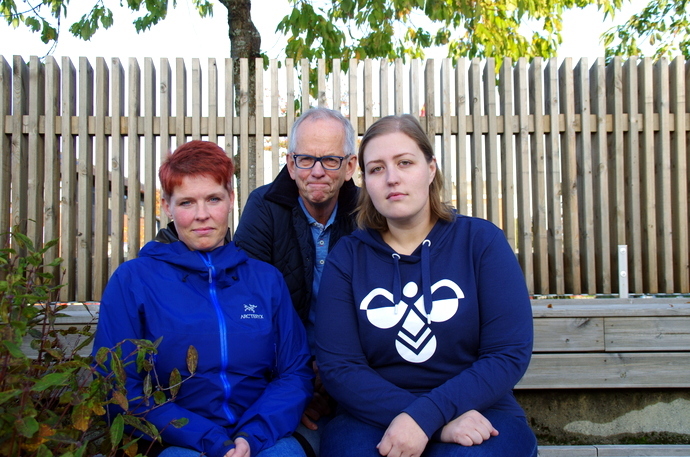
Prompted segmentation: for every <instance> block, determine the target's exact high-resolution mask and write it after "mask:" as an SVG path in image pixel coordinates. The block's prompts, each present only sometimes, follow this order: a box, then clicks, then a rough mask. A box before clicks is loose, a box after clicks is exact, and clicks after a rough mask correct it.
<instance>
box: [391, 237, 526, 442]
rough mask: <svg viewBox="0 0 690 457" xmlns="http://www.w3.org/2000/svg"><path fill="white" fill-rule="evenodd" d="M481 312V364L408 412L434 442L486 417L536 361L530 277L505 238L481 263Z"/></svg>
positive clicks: (495, 239)
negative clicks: (473, 416) (464, 418)
mask: <svg viewBox="0 0 690 457" xmlns="http://www.w3.org/2000/svg"><path fill="white" fill-rule="evenodd" d="M475 270H476V271H475V274H476V278H477V297H478V302H479V312H480V341H479V352H478V359H477V360H476V361H475V362H474V363H473V364H472V365H471V366H470V367H469V368H468V369H466V370H464V371H462V372H461V373H459V374H458V375H457V376H455V377H453V378H451V379H449V380H448V381H446V382H445V383H443V384H442V385H440V386H439V387H437V388H435V389H433V390H432V391H431V392H429V393H427V394H424V395H422V396H420V397H419V398H418V399H416V400H415V401H414V402H412V403H411V404H410V405H409V406H407V407H406V408H405V409H404V411H405V412H407V413H408V414H409V415H410V416H412V418H414V419H415V421H416V422H417V423H418V424H419V425H420V426H421V427H422V429H423V430H424V431H425V432H426V433H427V436H429V437H431V436H432V435H433V434H434V433H435V432H436V431H437V430H439V429H441V428H442V427H443V426H444V425H445V424H447V423H448V422H450V421H451V420H453V419H455V418H456V417H458V416H460V415H461V414H463V413H465V412H467V411H469V410H472V409H474V410H478V411H482V410H484V409H487V408H490V407H492V406H493V405H494V404H496V402H498V401H499V400H501V399H502V398H503V397H505V396H506V395H507V394H509V393H510V392H511V390H512V389H513V388H514V387H515V384H517V383H518V381H519V380H520V378H522V376H523V375H524V373H525V371H526V370H527V367H528V366H529V362H530V358H531V355H532V342H533V323H532V307H531V304H530V301H529V294H528V291H527V286H526V284H525V280H524V276H523V274H522V271H521V269H520V266H519V264H518V262H517V260H516V258H515V254H514V253H513V251H512V249H511V248H510V245H509V244H508V242H507V240H506V239H505V237H504V236H503V232H501V231H500V230H499V229H496V234H495V236H494V237H493V239H491V241H490V242H489V243H488V245H487V246H486V248H485V249H484V250H483V251H481V252H479V253H478V254H477V259H476V261H475Z"/></svg>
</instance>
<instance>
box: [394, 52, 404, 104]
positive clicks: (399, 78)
mask: <svg viewBox="0 0 690 457" xmlns="http://www.w3.org/2000/svg"><path fill="white" fill-rule="evenodd" d="M394 65H395V68H394V70H393V99H394V100H395V101H394V103H393V110H394V111H393V112H394V114H395V115H397V116H400V115H401V114H403V113H404V109H405V108H404V103H403V97H404V93H403V87H404V79H405V78H404V76H403V70H404V67H403V60H402V58H400V57H398V58H396V59H395V64H394Z"/></svg>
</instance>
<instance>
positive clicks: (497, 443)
mask: <svg viewBox="0 0 690 457" xmlns="http://www.w3.org/2000/svg"><path fill="white" fill-rule="evenodd" d="M482 414H483V415H484V416H485V417H486V418H487V419H488V420H489V421H490V422H491V425H493V426H494V428H495V429H496V430H498V432H499V434H498V436H492V437H491V438H489V439H488V440H486V441H484V442H483V443H482V444H478V445H474V446H461V445H459V444H453V443H441V442H438V441H430V442H429V444H427V446H426V449H425V450H424V452H423V453H422V457H536V456H537V438H536V437H535V436H534V433H533V432H532V430H531V429H530V428H529V426H528V425H527V421H525V419H521V418H518V417H515V416H513V415H512V414H509V413H506V412H504V411H498V410H495V409H490V410H486V411H483V412H482ZM385 431H386V430H385V429H382V428H379V427H375V426H373V425H368V424H365V423H364V422H360V421H359V420H357V419H355V418H354V417H352V416H351V415H349V414H347V413H341V414H339V415H338V416H336V417H335V418H334V419H332V420H331V421H330V422H329V423H328V425H326V428H325V429H324V431H323V435H322V436H321V457H381V455H380V454H379V451H378V450H377V449H376V445H377V444H378V443H379V442H380V441H381V438H382V437H383V433H384V432H385Z"/></svg>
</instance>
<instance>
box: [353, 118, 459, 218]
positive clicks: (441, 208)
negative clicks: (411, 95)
mask: <svg viewBox="0 0 690 457" xmlns="http://www.w3.org/2000/svg"><path fill="white" fill-rule="evenodd" d="M394 132H400V133H403V134H405V135H407V136H408V137H409V138H410V139H412V141H414V142H415V143H416V144H417V146H418V147H419V149H420V150H421V151H422V153H423V154H424V158H425V159H426V161H427V163H431V162H432V161H433V160H434V158H435V156H434V148H433V147H432V146H431V143H430V142H429V138H428V137H427V136H426V134H425V133H424V130H422V126H421V125H420V124H419V121H417V119H416V118H415V117H414V116H412V115H410V114H403V115H401V116H386V117H383V118H381V119H379V120H378V121H376V122H374V123H373V124H372V125H371V127H369V128H368V129H367V131H366V132H365V133H364V136H363V137H362V141H361V143H360V144H359V157H358V160H359V168H360V170H361V171H362V175H363V179H362V187H361V189H360V191H359V201H358V202H357V209H356V211H357V226H358V227H359V228H372V229H374V230H378V231H386V230H388V221H386V218H385V217H384V216H383V215H382V214H381V213H379V212H378V210H377V209H376V207H375V206H374V203H373V202H372V201H371V196H370V195H369V192H367V180H366V176H364V150H365V149H366V147H367V144H369V141H371V140H372V139H373V138H376V137H378V136H381V135H387V134H389V133H394ZM442 193H443V175H441V171H440V170H439V168H438V166H436V174H435V175H434V179H433V181H431V184H430V185H429V205H430V209H431V215H432V216H435V217H438V218H439V219H442V220H444V221H449V222H450V221H452V220H453V219H454V218H455V213H454V211H453V208H451V206H450V205H448V204H446V203H444V202H443V201H442V200H441V194H442Z"/></svg>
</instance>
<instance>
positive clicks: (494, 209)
mask: <svg viewBox="0 0 690 457" xmlns="http://www.w3.org/2000/svg"><path fill="white" fill-rule="evenodd" d="M482 78H483V83H484V84H483V86H482V87H483V90H484V116H486V119H487V121H488V122H487V127H488V130H487V134H486V135H485V136H484V142H485V146H484V157H485V158H484V167H485V172H484V183H485V187H486V190H485V192H486V194H485V195H486V215H485V217H486V219H488V220H490V221H491V222H493V223H494V224H496V225H498V226H499V227H500V226H501V225H502V221H501V217H500V214H501V204H500V202H499V193H500V188H499V185H498V181H499V174H500V170H499V168H500V167H499V165H498V162H499V156H498V122H497V119H496V118H497V117H498V111H497V109H496V61H495V60H494V59H493V58H489V59H487V60H486V63H485V65H484V72H483V75H482ZM504 198H507V196H505V195H504Z"/></svg>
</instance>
